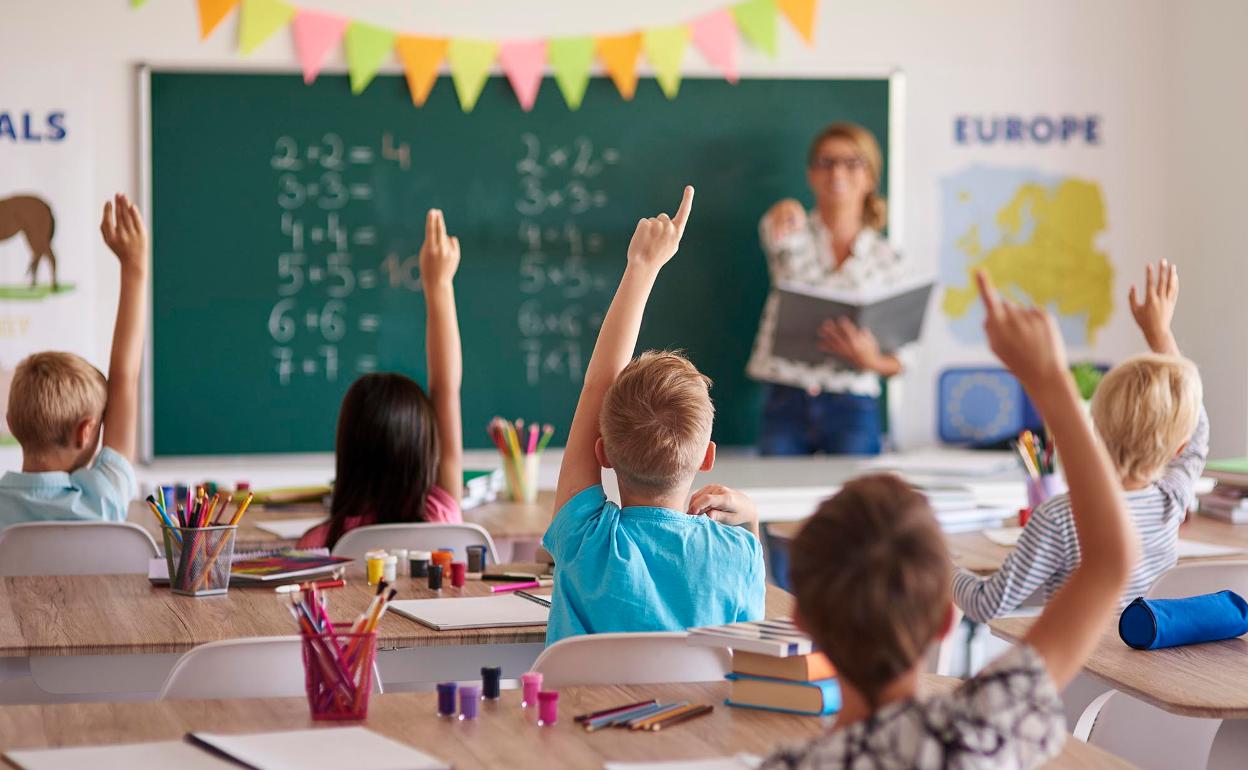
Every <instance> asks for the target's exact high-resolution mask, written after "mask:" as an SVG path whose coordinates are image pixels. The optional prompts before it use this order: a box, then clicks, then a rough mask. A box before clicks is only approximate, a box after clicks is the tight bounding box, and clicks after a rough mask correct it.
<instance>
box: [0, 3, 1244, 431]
mask: <svg viewBox="0 0 1248 770" xmlns="http://www.w3.org/2000/svg"><path fill="white" fill-rule="evenodd" d="M5 1H6V5H7V6H8V7H10V8H14V9H19V10H15V11H9V12H7V13H6V18H5V20H4V23H3V24H2V25H0V51H3V52H4V57H5V67H4V69H3V70H0V73H3V74H0V109H2V108H3V106H4V102H5V91H6V83H7V82H10V79H11V78H15V77H39V76H40V75H39V74H38V73H39V72H40V70H41V68H43V67H45V65H47V63H55V64H56V65H57V66H67V67H71V68H73V70H74V72H75V73H76V74H77V75H78V78H79V79H78V82H79V84H80V85H79V88H81V89H82V90H83V91H87V92H89V94H90V99H91V103H92V114H93V116H94V124H93V125H92V126H91V127H90V131H91V133H92V142H93V144H94V148H95V150H94V153H95V160H94V163H93V164H92V165H91V167H90V168H87V169H84V170H83V173H84V174H90V175H91V177H92V179H93V186H94V192H95V196H94V197H95V199H97V200H103V198H104V197H105V196H106V195H108V194H109V193H111V192H112V191H113V190H115V189H118V188H120V189H123V190H128V191H131V192H135V191H137V179H136V176H137V172H136V168H137V160H136V152H137V149H136V146H137V142H136V135H137V128H138V126H137V120H136V117H135V115H136V98H137V97H136V91H135V76H134V66H135V64H137V63H139V62H152V63H156V64H195V65H201V66H205V67H268V68H272V67H284V68H288V69H291V70H294V69H295V60H294V57H293V52H292V47H291V44H290V42H289V38H288V37H287V36H285V35H281V34H279V35H278V36H277V37H275V38H274V39H272V40H270V41H269V42H268V43H267V44H266V45H265V46H264V47H263V48H262V49H261V50H259V51H257V52H256V53H255V54H254V55H253V56H252V57H250V59H248V60H244V59H242V58H241V57H240V56H238V55H237V54H236V53H235V51H234V39H235V34H236V31H235V30H236V27H235V24H236V22H235V20H234V19H233V18H232V19H230V20H228V21H227V22H226V23H225V24H224V25H223V26H222V28H220V29H219V30H218V31H217V32H216V34H215V35H214V36H213V37H212V39H210V40H209V41H207V42H204V43H201V42H199V41H198V39H197V37H198V36H197V32H196V16H195V11H194V5H195V4H194V2H193V0H159V2H150V3H149V4H148V5H147V7H145V8H143V9H141V10H139V11H133V12H132V11H130V10H129V9H128V3H127V2H125V0H40V2H37V3H36V2H25V3H17V2H16V0H5ZM305 4H306V5H312V6H316V7H320V8H324V9H328V10H336V11H340V12H344V13H348V12H349V13H350V14H351V15H353V16H355V17H357V18H367V19H371V20H375V21H377V22H379V23H386V24H390V25H394V26H397V27H401V28H406V29H411V30H422V31H425V32H427V33H430V34H474V35H480V36H487V37H501V36H503V35H513V36H516V37H524V36H526V35H539V34H542V35H549V34H572V33H591V32H601V31H605V30H609V29H613V28H616V29H628V28H632V27H636V26H642V25H654V24H660V23H665V22H672V21H677V20H680V19H684V18H688V17H690V16H692V15H696V14H697V13H698V12H700V11H702V10H706V9H710V8H715V7H719V6H720V5H722V0H677V1H676V2H672V1H671V0H633V2H630V3H586V2H581V1H579V0H545V2H524V3H517V2H513V1H512V0H473V1H472V2H467V1H465V0H437V1H436V2H431V1H429V0H425V1H424V2H421V3H403V4H396V3H391V2H384V1H383V0H369V1H368V2H358V1H357V2H348V0H310V1H309V2H307V3H305ZM821 6H822V7H821V8H820V12H819V13H820V15H819V29H818V32H817V36H816V39H817V41H818V42H817V45H816V47H815V48H814V49H807V48H804V47H803V46H802V45H801V43H800V42H799V41H798V40H797V38H796V36H795V35H794V34H793V33H792V32H791V31H790V30H789V28H788V27H787V25H784V24H782V31H781V46H780V47H781V52H782V53H781V55H780V57H779V58H778V59H776V60H775V61H770V60H767V59H766V58H764V57H762V56H760V55H756V54H755V53H753V52H750V51H747V52H745V54H744V59H743V71H744V72H745V73H747V74H761V73H768V72H804V73H827V74H837V73H838V72H844V71H846V70H861V69H863V68H864V67H875V68H880V67H900V68H901V69H903V70H904V71H905V72H906V75H907V80H908V86H907V94H908V101H907V105H906V115H907V121H906V125H905V154H906V164H907V165H906V191H907V199H906V207H905V210H906V222H905V233H906V247H907V249H908V250H909V251H910V252H911V253H912V254H913V255H914V256H915V257H916V259H918V260H919V261H921V262H927V263H929V264H931V265H932V266H933V267H934V261H935V259H936V244H937V242H938V239H939V236H940V225H941V219H940V217H941V212H940V202H939V197H938V183H939V179H940V177H941V176H943V175H946V174H949V173H951V172H954V171H956V170H958V169H961V168H963V167H965V166H966V165H968V164H970V163H973V162H976V161H982V162H988V163H993V164H997V165H1008V164H1019V165H1028V166H1031V167H1035V168H1041V169H1044V170H1047V171H1054V172H1063V173H1072V174H1079V175H1083V176H1088V177H1090V178H1094V179H1096V180H1098V181H1099V182H1100V184H1101V186H1102V188H1103V190H1104V192H1105V196H1106V199H1107V202H1108V215H1109V225H1108V229H1107V231H1106V233H1105V236H1104V240H1103V242H1102V245H1103V246H1104V248H1105V249H1106V250H1107V251H1108V252H1109V253H1110V255H1111V257H1112V259H1113V260H1114V262H1115V265H1116V267H1117V270H1118V274H1117V278H1116V287H1115V300H1116V304H1117V311H1116V312H1115V315H1114V318H1113V320H1112V321H1111V323H1110V325H1109V327H1108V328H1107V329H1106V330H1105V331H1104V332H1103V334H1102V335H1101V337H1100V339H1099V340H1098V344H1097V346H1096V348H1095V349H1094V350H1091V351H1086V350H1085V351H1076V353H1075V355H1076V356H1077V357H1083V356H1088V357H1096V358H1098V359H1108V360H1116V359H1118V358H1121V357H1122V356H1123V355H1126V354H1128V353H1131V352H1134V351H1136V350H1138V349H1140V348H1141V345H1142V343H1141V342H1140V340H1139V338H1138V335H1137V333H1136V332H1135V331H1134V329H1133V327H1132V326H1131V323H1130V317H1129V313H1127V312H1126V311H1125V294H1126V289H1127V286H1128V284H1129V281H1130V280H1131V279H1132V278H1134V277H1135V276H1137V275H1140V274H1142V265H1143V263H1144V262H1145V261H1147V260H1155V259H1159V258H1160V257H1162V256H1169V257H1171V258H1173V259H1175V260H1176V261H1179V263H1180V264H1181V265H1182V267H1183V281H1184V283H1183V287H1184V302H1183V305H1182V307H1181V308H1180V311H1179V316H1180V317H1179V321H1178V323H1177V327H1178V330H1179V333H1180V337H1181V342H1182V343H1183V344H1184V345H1185V346H1186V348H1187V350H1189V351H1190V353H1191V354H1192V355H1193V357H1195V358H1196V360H1197V362H1198V363H1199V364H1200V365H1201V367H1202V369H1203V370H1204V371H1205V373H1206V377H1207V379H1208V380H1209V384H1208V393H1209V407H1210V411H1211V413H1212V414H1213V415H1214V417H1215V446H1216V447H1217V451H1218V452H1219V453H1223V454H1225V453H1231V452H1243V451H1244V450H1245V449H1248V406H1246V403H1245V402H1246V400H1248V399H1245V393H1246V392H1248V341H1246V336H1248V335H1246V334H1245V329H1246V328H1248V324H1245V321H1246V320H1248V307H1245V306H1241V307H1238V308H1234V309H1232V305H1233V304H1234V300H1235V299H1236V297H1235V293H1236V292H1238V291H1240V287H1242V286H1244V285H1245V284H1244V281H1243V280H1242V279H1243V277H1244V276H1243V274H1244V268H1243V264H1244V256H1243V254H1242V253H1241V252H1240V251H1239V249H1238V248H1237V247H1238V246H1239V244H1238V243H1235V242H1234V241H1233V239H1232V232H1231V228H1232V227H1235V225H1236V224H1237V217H1236V216H1235V214H1237V213H1238V212H1237V211H1236V209H1235V206H1236V204H1237V203H1239V200H1242V196H1240V198H1239V199H1237V198H1236V196H1235V195H1234V193H1235V192H1236V191H1237V190H1236V187H1237V186H1238V185H1239V184H1240V183H1241V180H1242V179H1243V178H1244V176H1245V173H1244V172H1245V171H1248V168H1246V167H1245V166H1246V165H1248V150H1245V148H1244V145H1243V141H1242V137H1243V136H1245V135H1246V132H1245V128H1246V127H1248V102H1245V100H1244V99H1243V94H1244V92H1245V89H1244V83H1243V76H1244V73H1245V71H1246V70H1248V67H1246V66H1245V64H1246V59H1248V54H1245V53H1243V52H1242V46H1239V45H1238V42H1239V41H1238V40H1236V39H1235V34H1236V33H1235V30H1239V31H1242V30H1243V29H1245V28H1248V26H1246V25H1245V24H1244V21H1245V15H1246V14H1245V4H1243V3H1242V2H1240V1H1239V0H1202V2H1200V3H1179V2H1174V3H1169V2H1162V0H1098V1H1097V2H1087V1H1086V0H1050V1H1049V2H1045V3H1037V2H1034V0H1031V1H1030V2H1029V1H1028V0H924V1H923V2H916V1H915V0H825V2H823V3H822V4H821ZM1193 6H1197V8H1196V10H1190V9H1192V7H1193ZM1231 14H1236V15H1237V17H1238V18H1237V21H1232V20H1231V19H1230V18H1229V16H1230V15H1231ZM1236 49H1239V50H1238V51H1237V50H1236ZM688 61H689V70H690V71H703V72H706V71H709V69H708V68H706V67H705V66H704V65H703V63H702V61H701V59H700V58H699V57H698V56H697V54H695V53H690V54H689V56H688ZM331 68H338V69H341V68H342V62H341V61H335V62H333V63H332V64H331ZM396 69H397V68H396ZM1233 103H1234V104H1233ZM1066 112H1077V113H1083V112H1092V113H1097V114H1100V115H1102V116H1104V117H1105V119H1106V123H1105V126H1104V130H1103V134H1104V137H1103V143H1102V144H1101V146H1099V147H1096V148H1088V147H1080V146H1073V147H1069V148H1065V149H1063V148H1055V147H1049V148H1043V149H1041V148H1025V149H1006V148H967V147H959V146H957V145H955V144H954V143H953V140H952V121H953V117H954V116H955V115H957V114H962V113H970V114H985V115H993V114H1000V113H1021V114H1023V115H1030V114H1036V113H1046V114H1061V113H1066ZM223 130H227V131H230V130H245V127H223ZM812 130H813V127H812ZM795 151H796V150H795ZM1234 170H1238V171H1239V172H1240V173H1238V174H1236V173H1234ZM2 173H3V170H2V169H0V174H2ZM94 258H95V259H96V260H98V261H99V263H100V264H102V265H109V264H111V262H110V261H109V257H108V255H107V254H106V252H105V251H104V249H103V246H102V245H98V246H97V248H96V253H95V254H94ZM97 274H98V275H100V276H101V279H100V280H99V281H98V289H97V291H98V295H97V296H98V301H97V302H96V306H97V311H96V317H95V319H94V323H95V327H96V339H97V351H96V356H95V357H96V359H97V360H102V359H104V358H105V357H106V351H107V346H108V341H109V335H110V334H111V325H112V324H111V318H112V313H113V311H114V307H115V292H116V276H115V274H114V273H113V271H111V270H107V269H106V270H101V271H100V272H99V273H97ZM1236 279H1239V280H1236ZM932 320H933V321H934V322H935V323H931V324H929V327H928V328H929V337H928V339H927V344H926V345H925V350H924V355H923V361H922V362H921V363H920V364H919V365H918V366H917V367H916V370H915V371H914V372H913V373H912V376H911V377H910V378H909V381H908V385H907V388H906V403H905V407H904V413H903V425H902V437H903V439H905V440H907V441H908V442H909V443H915V442H916V441H917V442H921V441H923V440H925V439H927V438H928V437H930V435H931V433H932V431H933V424H934V417H933V412H932V409H933V393H932V387H933V386H932V384H931V383H932V380H931V377H932V375H933V374H934V372H936V371H937V370H938V369H939V367H940V366H942V365H947V364H951V363H974V362H985V361H987V360H989V359H988V357H987V354H986V351H984V350H983V349H981V348H977V347H972V346H965V345H962V344H960V343H958V342H957V341H956V340H954V339H953V337H952V336H951V335H950V334H949V332H948V330H947V329H946V328H945V326H944V324H943V323H941V320H942V319H941V318H940V317H939V316H933V318H932Z"/></svg>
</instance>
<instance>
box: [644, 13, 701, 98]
mask: <svg viewBox="0 0 1248 770" xmlns="http://www.w3.org/2000/svg"><path fill="white" fill-rule="evenodd" d="M641 44H642V47H643V48H644V49H645V51H646V58H647V59H649V60H650V65H651V66H653V67H654V77H655V80H658V81H659V88H661V89H663V93H664V94H665V95H666V96H667V98H668V99H675V98H676V93H677V92H678V91H679V90H680V64H681V61H682V60H683V59H684V58H685V47H686V46H688V45H689V27H688V26H686V25H684V24H677V25H675V26H672V27H655V28H653V29H648V30H646V31H645V32H644V33H642V38H641Z"/></svg>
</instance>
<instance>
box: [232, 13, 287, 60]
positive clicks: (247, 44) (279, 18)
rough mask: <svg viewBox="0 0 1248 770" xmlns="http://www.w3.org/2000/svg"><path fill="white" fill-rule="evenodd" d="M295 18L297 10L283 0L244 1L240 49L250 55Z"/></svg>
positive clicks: (240, 18) (239, 37)
mask: <svg viewBox="0 0 1248 770" xmlns="http://www.w3.org/2000/svg"><path fill="white" fill-rule="evenodd" d="M293 18H295V8H294V6H292V5H287V4H286V3H283V2H282V0H243V12H242V14H241V16H240V17H239V24H238V48H239V50H240V51H242V52H243V53H244V54H249V53H251V52H252V51H254V50H256V49H257V48H259V47H260V44H261V43H263V42H264V41H265V40H268V39H269V36H271V35H272V34H273V33H274V32H276V31H278V30H279V29H281V28H282V27H284V26H286V25H287V24H289V23H290V20H291V19H293Z"/></svg>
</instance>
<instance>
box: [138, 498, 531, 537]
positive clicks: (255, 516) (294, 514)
mask: <svg viewBox="0 0 1248 770" xmlns="http://www.w3.org/2000/svg"><path fill="white" fill-rule="evenodd" d="M554 507H555V493H554V490H545V491H541V492H538V495H537V501H536V502H533V503H513V502H510V501H508V500H496V501H495V502H492V503H486V504H485V505H481V506H478V507H476V508H472V509H470V510H467V511H464V521H465V522H467V523H470V524H480V525H481V526H482V527H485V529H486V531H487V532H489V533H490V536H491V537H493V538H494V539H495V540H496V541H504V540H521V541H539V540H541V539H542V535H544V534H546V528H547V527H549V526H550V520H551V518H552V517H553V515H554ZM328 515H329V514H328V512H327V511H326V510H325V508H324V506H321V505H318V504H315V503H309V504H304V505H289V506H257V507H253V508H252V509H250V510H249V511H248V512H247V515H246V516H244V517H243V521H242V523H240V524H239V526H238V534H237V535H236V537H235V543H236V545H235V548H236V549H237V550H252V549H262V548H281V547H285V546H290V545H294V542H295V541H294V540H289V539H283V538H279V537H278V536H277V535H274V534H273V533H272V532H265V531H264V530H262V529H259V528H257V527H256V525H257V524H260V523H262V522H266V521H282V520H284V519H285V520H289V519H303V518H310V517H314V516H328ZM126 520H127V521H130V522H133V523H135V524H138V525H139V526H141V527H143V528H144V529H146V530H147V531H148V532H149V533H151V535H152V537H153V538H155V540H156V545H158V546H161V547H163V544H164V540H163V535H162V534H161V531H160V525H159V523H158V522H157V520H156V517H155V516H154V515H153V514H152V511H151V509H150V508H148V507H147V504H146V503H144V502H143V501H142V500H135V501H132V502H131V503H130V509H129V511H128V513H127V515H126Z"/></svg>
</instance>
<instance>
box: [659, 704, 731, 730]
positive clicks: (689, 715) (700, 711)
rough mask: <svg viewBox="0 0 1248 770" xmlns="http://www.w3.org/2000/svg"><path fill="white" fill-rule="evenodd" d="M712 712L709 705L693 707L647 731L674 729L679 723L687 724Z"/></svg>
mask: <svg viewBox="0 0 1248 770" xmlns="http://www.w3.org/2000/svg"><path fill="white" fill-rule="evenodd" d="M714 710H715V707H714V706H711V705H702V706H694V707H692V708H690V709H688V710H686V711H684V712H682V713H680V714H671V715H670V716H668V718H666V719H662V720H660V721H658V722H656V723H654V724H652V725H650V727H649V728H648V729H649V730H650V731H651V732H658V731H659V730H662V729H664V728H666V727H674V726H675V725H678V724H680V723H681V722H688V721H689V720H690V719H697V718H698V717H701V716H706V715H707V714H709V713H711V712H712V711H714Z"/></svg>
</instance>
